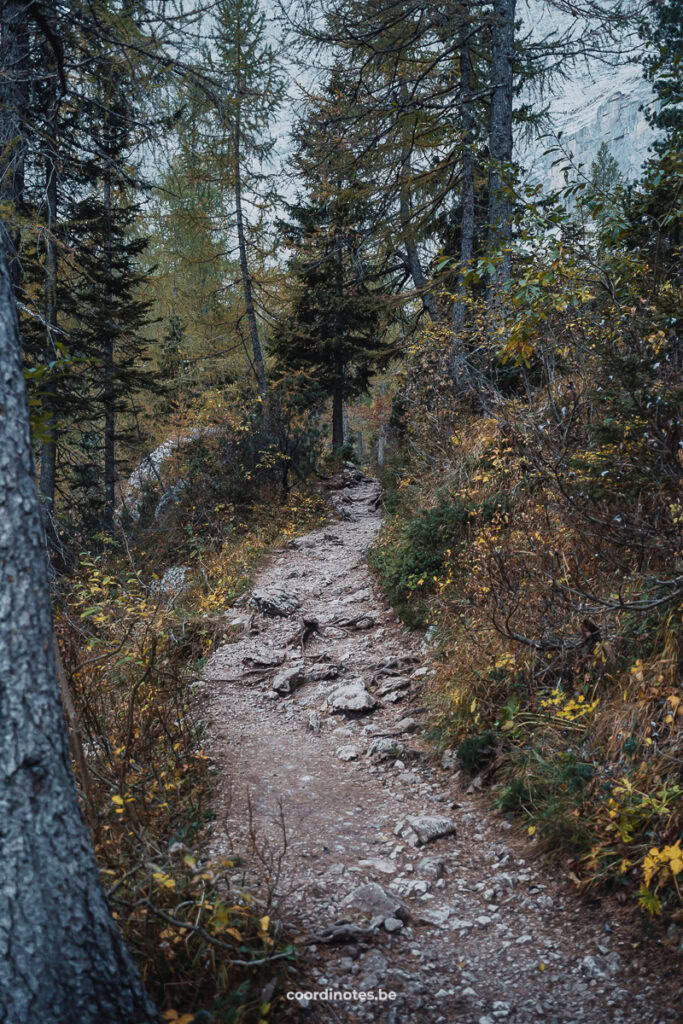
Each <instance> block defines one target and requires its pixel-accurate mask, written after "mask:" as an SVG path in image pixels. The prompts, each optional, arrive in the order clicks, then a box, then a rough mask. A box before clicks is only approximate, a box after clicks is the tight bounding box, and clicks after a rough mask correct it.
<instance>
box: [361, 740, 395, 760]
mask: <svg viewBox="0 0 683 1024" xmlns="http://www.w3.org/2000/svg"><path fill="white" fill-rule="evenodd" d="M401 749H402V748H401V745H400V743H397V742H396V740H392V739H388V738H384V739H376V740H373V741H372V743H371V744H370V747H369V748H368V754H369V755H370V757H376V758H378V760H384V759H385V758H389V757H396V756H397V755H398V754H400V753H401Z"/></svg>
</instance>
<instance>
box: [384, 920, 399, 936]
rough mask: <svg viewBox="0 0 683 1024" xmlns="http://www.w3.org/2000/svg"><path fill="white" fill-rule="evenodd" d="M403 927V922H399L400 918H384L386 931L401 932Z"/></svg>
mask: <svg viewBox="0 0 683 1024" xmlns="http://www.w3.org/2000/svg"><path fill="white" fill-rule="evenodd" d="M402 927H403V921H401V920H399V918H398V917H385V918H384V929H385V931H387V932H389V933H390V934H391V932H399V931H400V930H401V928H402Z"/></svg>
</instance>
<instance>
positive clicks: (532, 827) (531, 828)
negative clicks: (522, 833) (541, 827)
mask: <svg viewBox="0 0 683 1024" xmlns="http://www.w3.org/2000/svg"><path fill="white" fill-rule="evenodd" d="M527 832H528V833H529V835H530V836H534V835H536V826H535V825H529V827H528V829H527Z"/></svg>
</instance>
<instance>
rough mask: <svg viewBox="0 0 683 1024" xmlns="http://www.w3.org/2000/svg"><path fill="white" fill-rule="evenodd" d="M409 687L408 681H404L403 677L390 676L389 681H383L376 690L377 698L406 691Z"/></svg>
mask: <svg viewBox="0 0 683 1024" xmlns="http://www.w3.org/2000/svg"><path fill="white" fill-rule="evenodd" d="M409 686H410V680H409V679H406V677H405V676H392V677H391V678H389V679H385V680H384V682H383V683H380V686H379V688H378V690H377V695H378V697H386V696H387V694H390V693H394V692H395V691H396V690H407V689H408V687H409Z"/></svg>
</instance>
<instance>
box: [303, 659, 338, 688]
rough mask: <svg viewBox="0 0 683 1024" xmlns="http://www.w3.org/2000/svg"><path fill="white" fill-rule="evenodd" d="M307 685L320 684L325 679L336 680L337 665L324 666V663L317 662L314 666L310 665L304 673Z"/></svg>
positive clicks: (332, 663)
mask: <svg viewBox="0 0 683 1024" xmlns="http://www.w3.org/2000/svg"><path fill="white" fill-rule="evenodd" d="M304 675H305V676H306V682H307V683H321V682H323V680H325V679H336V678H337V676H338V675H339V665H336V664H335V663H334V662H331V663H330V664H327V665H326V664H325V662H324V661H323V662H318V663H317V664H315V665H311V666H310V667H309V668H307V669H306V670H305V672H304Z"/></svg>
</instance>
